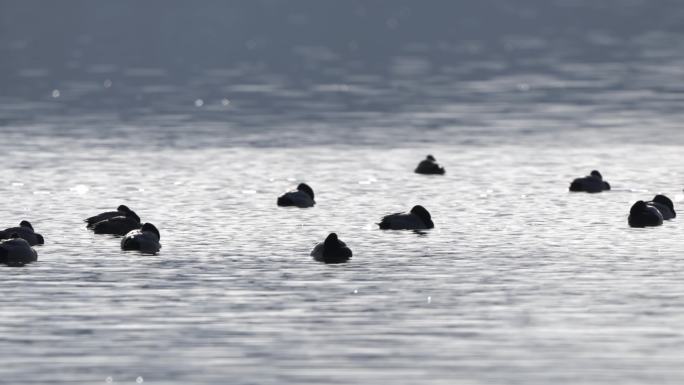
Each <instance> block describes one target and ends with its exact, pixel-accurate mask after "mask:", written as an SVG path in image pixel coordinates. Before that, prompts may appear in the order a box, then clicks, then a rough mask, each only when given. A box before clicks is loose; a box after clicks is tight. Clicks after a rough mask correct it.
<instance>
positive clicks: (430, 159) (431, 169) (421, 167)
mask: <svg viewBox="0 0 684 385" xmlns="http://www.w3.org/2000/svg"><path fill="white" fill-rule="evenodd" d="M444 172H445V171H444V167H441V166H440V165H439V164H437V160H435V157H434V156H432V155H428V156H427V157H425V159H424V160H423V161H421V162H420V163H418V167H416V169H415V173H416V174H432V175H444Z"/></svg>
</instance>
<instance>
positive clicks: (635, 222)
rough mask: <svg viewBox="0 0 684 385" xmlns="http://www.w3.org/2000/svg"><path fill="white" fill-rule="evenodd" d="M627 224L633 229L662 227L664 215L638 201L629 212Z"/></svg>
mask: <svg viewBox="0 0 684 385" xmlns="http://www.w3.org/2000/svg"><path fill="white" fill-rule="evenodd" d="M627 222H628V223H629V225H630V226H631V227H646V226H660V225H662V224H663V215H662V214H661V213H660V211H658V209H657V208H655V207H653V206H649V205H647V204H646V202H644V201H637V202H636V203H634V204H633V205H632V208H631V209H630V210H629V218H627Z"/></svg>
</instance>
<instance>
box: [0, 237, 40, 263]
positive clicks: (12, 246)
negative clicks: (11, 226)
mask: <svg viewBox="0 0 684 385" xmlns="http://www.w3.org/2000/svg"><path fill="white" fill-rule="evenodd" d="M37 260H38V252H36V251H35V250H34V249H33V248H32V247H31V245H30V244H29V243H28V242H27V241H26V240H24V239H22V238H21V237H19V234H17V233H12V234H10V236H9V239H7V240H4V241H2V242H0V263H3V264H5V265H9V266H23V265H25V264H27V263H31V262H35V261H37Z"/></svg>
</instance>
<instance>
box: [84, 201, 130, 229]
mask: <svg viewBox="0 0 684 385" xmlns="http://www.w3.org/2000/svg"><path fill="white" fill-rule="evenodd" d="M129 213H133V214H135V212H134V211H133V210H131V209H129V208H128V206H126V205H120V206H119V207H117V208H116V211H105V212H103V213H100V214H97V215H93V216H92V217H90V218H86V219H85V222H86V224H87V225H86V226H87V227H88V228H92V227H93V226H95V224H96V223H97V222H102V221H104V220H107V219H110V218H114V217H125V216H126V215H127V214H129Z"/></svg>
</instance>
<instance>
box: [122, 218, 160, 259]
mask: <svg viewBox="0 0 684 385" xmlns="http://www.w3.org/2000/svg"><path fill="white" fill-rule="evenodd" d="M160 238H161V237H160V235H159V230H157V228H156V227H155V226H154V225H153V224H151V223H145V224H144V225H142V227H141V228H140V229H139V230H132V231H130V232H129V233H128V234H126V236H125V237H123V238H122V239H121V249H122V250H138V251H140V252H141V253H146V254H155V253H157V252H158V251H159V249H161V244H160V243H159V239H160Z"/></svg>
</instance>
